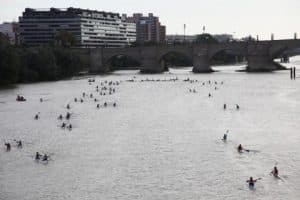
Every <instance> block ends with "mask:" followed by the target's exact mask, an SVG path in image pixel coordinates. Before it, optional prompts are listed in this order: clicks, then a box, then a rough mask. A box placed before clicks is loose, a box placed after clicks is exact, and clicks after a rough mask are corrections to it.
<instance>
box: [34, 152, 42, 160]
mask: <svg viewBox="0 0 300 200" xmlns="http://www.w3.org/2000/svg"><path fill="white" fill-rule="evenodd" d="M40 156H41V154H39V152H36V154H35V159H36V160H39V159H40Z"/></svg>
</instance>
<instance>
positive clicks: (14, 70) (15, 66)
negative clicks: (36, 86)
mask: <svg viewBox="0 0 300 200" xmlns="http://www.w3.org/2000/svg"><path fill="white" fill-rule="evenodd" d="M82 67H83V63H82V61H81V59H80V57H79V56H77V55H76V54H74V53H73V52H72V51H71V49H69V48H64V47H63V46H40V47H34V48H30V47H27V48H26V47H16V46H12V45H10V44H9V42H8V41H7V39H6V38H5V37H4V36H3V35H2V36H0V85H9V84H14V83H27V82H36V81H55V80H59V79H63V78H68V77H71V76H73V75H75V74H77V73H78V72H79V71H80V70H81V69H82Z"/></svg>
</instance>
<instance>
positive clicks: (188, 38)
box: [167, 34, 233, 44]
mask: <svg viewBox="0 0 300 200" xmlns="http://www.w3.org/2000/svg"><path fill="white" fill-rule="evenodd" d="M212 36H213V37H214V38H215V39H216V40H217V41H218V42H220V43H222V42H228V41H233V36H232V35H230V34H217V35H212ZM196 40H197V35H167V43H168V44H174V43H194V42H196Z"/></svg>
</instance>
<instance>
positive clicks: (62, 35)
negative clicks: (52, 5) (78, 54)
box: [56, 31, 77, 47]
mask: <svg viewBox="0 0 300 200" xmlns="http://www.w3.org/2000/svg"><path fill="white" fill-rule="evenodd" d="M56 43H58V44H59V45H60V46H63V47H72V46H76V44H77V39H76V37H75V35H74V34H72V33H71V32H68V31H60V32H59V33H58V34H57V36H56Z"/></svg>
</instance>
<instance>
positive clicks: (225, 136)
mask: <svg viewBox="0 0 300 200" xmlns="http://www.w3.org/2000/svg"><path fill="white" fill-rule="evenodd" d="M227 133H228V130H227V131H226V133H225V134H224V135H223V140H224V141H227Z"/></svg>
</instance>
